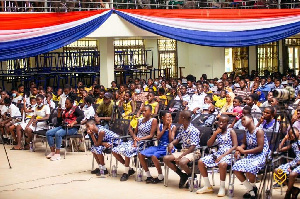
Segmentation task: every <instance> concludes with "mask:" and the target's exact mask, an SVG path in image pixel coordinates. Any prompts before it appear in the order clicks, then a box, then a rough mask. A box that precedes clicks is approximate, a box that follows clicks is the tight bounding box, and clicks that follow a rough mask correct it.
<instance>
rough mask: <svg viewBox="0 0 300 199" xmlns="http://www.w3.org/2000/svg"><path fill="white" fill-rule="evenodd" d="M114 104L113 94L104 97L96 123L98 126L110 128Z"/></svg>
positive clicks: (97, 112)
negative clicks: (109, 123)
mask: <svg viewBox="0 0 300 199" xmlns="http://www.w3.org/2000/svg"><path fill="white" fill-rule="evenodd" d="M113 106H114V102H113V101H112V94H111V93H105V94H104V97H103V102H102V103H101V104H99V106H98V108H97V110H96V114H95V121H96V122H97V124H100V125H101V126H104V127H107V128H108V122H109V121H110V120H111V117H112V113H113Z"/></svg>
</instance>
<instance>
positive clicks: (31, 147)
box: [29, 142, 33, 152]
mask: <svg viewBox="0 0 300 199" xmlns="http://www.w3.org/2000/svg"><path fill="white" fill-rule="evenodd" d="M29 148H30V152H33V144H32V142H30V143H29Z"/></svg>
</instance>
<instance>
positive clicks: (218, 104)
mask: <svg viewBox="0 0 300 199" xmlns="http://www.w3.org/2000/svg"><path fill="white" fill-rule="evenodd" d="M213 100H214V101H215V102H216V103H215V107H217V108H223V106H224V105H225V104H226V91H224V90H222V91H221V92H220V95H219V96H217V95H214V97H213Z"/></svg>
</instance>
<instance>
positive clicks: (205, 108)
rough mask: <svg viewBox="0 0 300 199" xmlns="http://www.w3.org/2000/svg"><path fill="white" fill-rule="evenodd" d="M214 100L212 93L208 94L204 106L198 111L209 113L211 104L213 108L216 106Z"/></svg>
mask: <svg viewBox="0 0 300 199" xmlns="http://www.w3.org/2000/svg"><path fill="white" fill-rule="evenodd" d="M212 102H213V100H212V95H211V94H208V95H206V96H205V98H204V104H203V106H202V107H201V108H200V109H198V110H197V111H196V112H198V113H199V112H200V113H202V114H208V112H209V111H208V109H209V107H210V106H213V108H214V107H215V106H214V105H213V103H212ZM205 112H206V113H205Z"/></svg>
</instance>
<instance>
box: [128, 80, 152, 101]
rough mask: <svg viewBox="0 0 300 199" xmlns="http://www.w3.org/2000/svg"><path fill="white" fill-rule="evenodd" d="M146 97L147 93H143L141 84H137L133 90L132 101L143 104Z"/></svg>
mask: <svg viewBox="0 0 300 199" xmlns="http://www.w3.org/2000/svg"><path fill="white" fill-rule="evenodd" d="M147 96H148V92H144V90H143V88H142V85H141V84H137V85H136V89H135V93H134V95H133V96H132V99H133V100H134V101H135V102H136V101H141V102H145V101H146V100H147Z"/></svg>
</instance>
